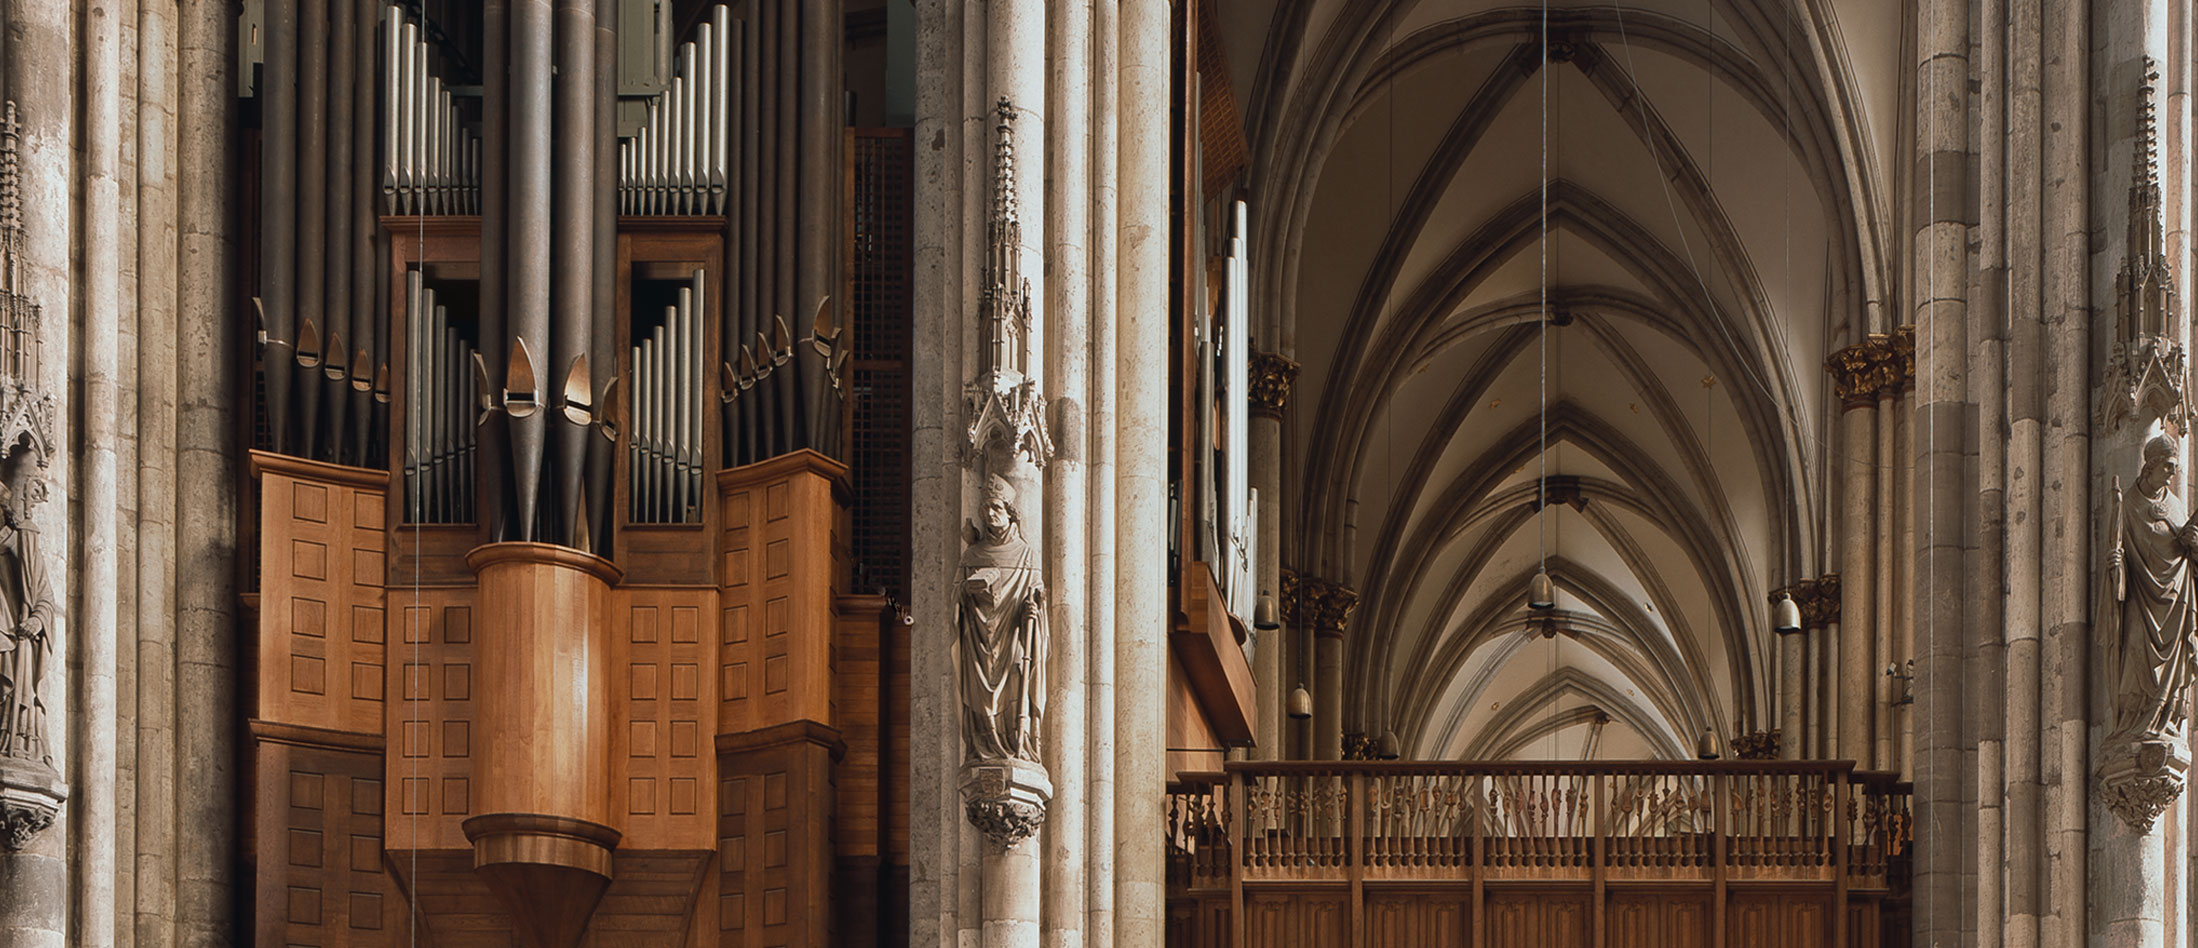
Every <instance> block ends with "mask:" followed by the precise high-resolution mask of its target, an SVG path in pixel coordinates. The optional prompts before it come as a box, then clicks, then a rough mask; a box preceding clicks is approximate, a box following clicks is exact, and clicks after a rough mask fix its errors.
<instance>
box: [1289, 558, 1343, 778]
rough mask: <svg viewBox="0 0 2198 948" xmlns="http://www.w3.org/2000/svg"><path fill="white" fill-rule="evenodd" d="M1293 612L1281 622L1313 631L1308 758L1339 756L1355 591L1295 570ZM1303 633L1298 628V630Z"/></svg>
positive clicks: (1341, 750) (1291, 606)
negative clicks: (1345, 652) (1345, 658)
mask: <svg viewBox="0 0 2198 948" xmlns="http://www.w3.org/2000/svg"><path fill="white" fill-rule="evenodd" d="M1292 585H1294V586H1295V589H1294V591H1292V593H1291V594H1290V599H1291V600H1293V601H1292V603H1291V605H1290V607H1289V608H1291V609H1294V610H1295V611H1294V613H1290V614H1288V615H1286V616H1285V619H1286V621H1285V622H1284V626H1285V627H1286V628H1290V627H1296V628H1303V629H1306V630H1309V631H1310V632H1311V633H1312V636H1313V680H1312V684H1311V688H1312V692H1313V724H1312V726H1313V737H1312V749H1311V753H1310V755H1309V756H1310V757H1311V759H1313V760H1342V759H1343V636H1344V633H1345V632H1346V631H1347V630H1349V628H1350V626H1351V613H1352V612H1354V611H1356V610H1357V609H1358V593H1357V592H1356V591H1354V590H1352V589H1351V587H1349V586H1345V585H1343V584H1342V583H1339V582H1336V581H1334V580H1330V579H1322V578H1321V577H1318V576H1312V575H1308V574H1305V573H1297V574H1295V582H1294V584H1292ZM1300 634H1302V633H1300Z"/></svg>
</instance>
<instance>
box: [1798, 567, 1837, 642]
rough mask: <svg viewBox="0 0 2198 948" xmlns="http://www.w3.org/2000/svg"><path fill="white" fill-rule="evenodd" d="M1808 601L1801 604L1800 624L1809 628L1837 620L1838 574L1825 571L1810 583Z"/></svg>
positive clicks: (1813, 628) (1829, 623)
mask: <svg viewBox="0 0 2198 948" xmlns="http://www.w3.org/2000/svg"><path fill="white" fill-rule="evenodd" d="M1811 587H1812V589H1811V592H1812V595H1810V597H1809V599H1808V601H1806V602H1803V603H1802V604H1801V624H1802V626H1803V627H1805V628H1808V629H1810V630H1812V631H1813V630H1816V629H1822V628H1826V627H1829V626H1830V625H1831V624H1832V623H1834V622H1838V621H1839V574H1838V573H1825V574H1824V575H1822V576H1819V577H1817V578H1816V581H1815V582H1814V583H1813V584H1811Z"/></svg>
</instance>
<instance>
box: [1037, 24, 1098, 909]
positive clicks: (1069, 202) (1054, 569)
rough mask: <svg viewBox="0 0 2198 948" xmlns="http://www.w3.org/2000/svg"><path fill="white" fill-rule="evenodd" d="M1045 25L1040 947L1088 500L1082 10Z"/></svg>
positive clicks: (1070, 748) (1082, 628)
mask: <svg viewBox="0 0 2198 948" xmlns="http://www.w3.org/2000/svg"><path fill="white" fill-rule="evenodd" d="M1048 6H1049V10H1048V12H1047V17H1046V22H1047V23H1048V24H1049V25H1050V28H1049V29H1047V30H1046V43H1047V47H1046V61H1045V62H1046V65H1045V78H1046V99H1045V107H1046V108H1045V115H1046V117H1047V118H1048V119H1049V121H1048V122H1047V123H1046V126H1045V130H1046V147H1045V150H1044V152H1043V154H1044V155H1045V156H1047V157H1048V159H1049V167H1048V170H1047V173H1046V174H1045V176H1044V181H1045V187H1046V200H1045V212H1046V213H1045V232H1044V239H1045V252H1046V281H1045V287H1046V306H1045V318H1046V331H1045V339H1046V341H1047V343H1048V344H1047V346H1046V349H1045V378H1046V386H1047V388H1046V395H1047V397H1048V398H1049V399H1050V412H1051V417H1050V418H1049V419H1048V421H1049V422H1050V423H1051V424H1052V426H1053V444H1054V456H1053V462H1052V463H1051V464H1050V465H1048V466H1047V468H1046V488H1045V508H1046V512H1045V521H1046V536H1045V566H1046V576H1047V585H1048V591H1049V592H1050V593H1051V594H1052V598H1051V599H1049V600H1047V606H1048V608H1049V610H1050V613H1051V614H1050V616H1049V619H1050V623H1051V632H1052V634H1053V642H1052V646H1051V650H1050V651H1048V652H1047V658H1048V661H1049V663H1050V667H1049V668H1048V669H1047V685H1048V687H1049V690H1050V691H1051V692H1052V694H1051V695H1050V696H1049V697H1048V699H1047V705H1048V708H1049V713H1048V714H1047V715H1046V719H1045V720H1046V734H1045V764H1046V772H1047V774H1048V775H1049V776H1050V777H1051V779H1052V781H1053V802H1052V803H1050V804H1048V805H1047V808H1046V828H1045V832H1044V835H1043V836H1042V837H1041V840H1040V842H1041V848H1042V850H1043V852H1044V854H1045V859H1044V868H1043V870H1042V880H1041V887H1042V888H1043V890H1044V909H1043V911H1042V913H1041V918H1042V922H1041V924H1040V937H1041V939H1042V944H1044V945H1046V946H1049V948H1057V946H1073V945H1079V944H1081V943H1082V939H1081V937H1080V936H1081V934H1082V932H1083V929H1084V922H1085V917H1086V916H1085V912H1086V905H1085V896H1086V893H1088V892H1089V891H1090V885H1089V883H1088V882H1087V880H1086V872H1085V859H1086V852H1085V844H1086V839H1085V823H1086V814H1087V813H1088V809H1087V806H1088V801H1087V797H1086V793H1085V790H1086V787H1085V783H1086V779H1087V774H1088V772H1089V769H1088V766H1087V764H1088V762H1089V759H1090V753H1091V748H1090V740H1089V731H1090V729H1089V722H1090V721H1091V720H1094V719H1093V718H1091V716H1090V715H1089V713H1088V712H1087V710H1086V709H1087V694H1086V691H1085V681H1086V669H1085V662H1086V659H1087V658H1088V657H1089V652H1090V645H1089V640H1090V638H1091V636H1090V632H1089V629H1088V628H1087V627H1086V625H1085V623H1084V617H1085V607H1086V604H1087V602H1088V601H1089V598H1090V588H1089V585H1088V583H1089V578H1090V565H1089V564H1090V558H1089V554H1090V523H1091V521H1090V509H1091V508H1090V502H1091V491H1090V487H1089V485H1088V484H1087V482H1086V480H1085V467H1084V460H1085V453H1086V440H1087V438H1088V426H1087V425H1086V422H1085V415H1086V413H1087V411H1088V410H1089V406H1090V404H1091V305H1090V303H1091V282H1092V281H1091V268H1090V261H1091V200H1090V189H1091V86H1092V81H1091V80H1092V76H1091V6H1090V4H1089V3H1084V2H1063V0H1052V2H1050V3H1049V4H1048Z"/></svg>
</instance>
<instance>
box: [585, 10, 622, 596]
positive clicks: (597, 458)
mask: <svg viewBox="0 0 2198 948" xmlns="http://www.w3.org/2000/svg"><path fill="white" fill-rule="evenodd" d="M617 16H618V14H617V4H615V3H606V4H602V5H600V6H598V7H597V8H596V11H595V66H596V69H595V148H596V151H595V181H594V187H593V188H592V189H591V190H590V192H589V193H590V194H591V195H592V196H593V197H594V199H595V241H594V251H595V256H594V265H593V266H592V267H591V268H590V270H591V273H590V274H589V278H590V280H589V285H590V287H591V288H592V290H593V294H592V296H593V299H592V302H591V304H590V306H589V312H590V313H591V314H593V317H594V327H593V329H592V330H591V332H590V334H589V336H588V353H589V354H588V363H589V365H591V366H593V367H594V369H595V379H594V385H595V390H596V397H595V411H596V417H597V419H598V420H599V421H602V422H604V423H605V424H606V425H608V424H610V423H612V422H613V421H614V420H615V419H610V418H607V417H606V415H607V413H609V412H610V411H611V401H610V399H609V398H608V397H606V396H608V395H609V392H610V386H612V385H614V384H616V380H617V378H618V349H617V345H618V335H617V325H616V315H617V308H618V285H617V267H618V205H617V196H618V166H617V164H616V162H617V156H616V155H615V154H614V153H613V152H612V150H611V149H612V146H614V145H616V144H617V143H618V125H617V103H618V68H617V56H618V34H617V30H616V24H617ZM608 430H610V429H609V428H608V427H605V428H600V429H598V431H608ZM612 448H613V446H612V444H611V443H610V441H609V440H608V439H605V438H601V437H590V438H588V515H589V517H590V518H591V520H590V522H589V524H588V534H589V538H590V539H591V540H592V541H593V549H594V551H595V552H596V553H598V554H602V555H604V556H608V555H610V552H611V542H610V541H611V529H612V527H611V521H612V520H613V519H615V518H613V517H612V516H611V509H610V506H611V479H612V478H611V468H612V456H611V452H612Z"/></svg>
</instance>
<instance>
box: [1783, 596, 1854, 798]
mask: <svg viewBox="0 0 2198 948" xmlns="http://www.w3.org/2000/svg"><path fill="white" fill-rule="evenodd" d="M1788 595H1791V596H1792V597H1793V599H1794V605H1795V606H1797V607H1798V608H1799V609H1800V611H1801V627H1800V628H1798V629H1793V630H1790V631H1782V632H1781V633H1780V635H1779V637H1778V730H1777V731H1775V732H1774V734H1775V737H1776V740H1777V745H1778V753H1777V755H1776V756H1777V757H1778V758H1779V759H1781V760H1803V759H1808V758H1812V757H1815V756H1817V751H1816V744H1815V742H1814V741H1813V739H1812V735H1814V734H1815V728H1816V727H1817V719H1818V717H1820V714H1821V712H1819V711H1818V710H1816V707H1817V706H1816V704H1815V703H1814V698H1815V695H1816V693H1817V692H1818V691H1819V690H1821V689H1820V688H1819V687H1817V686H1816V684H1815V683H1814V682H1812V681H1810V679H1809V670H1810V668H1811V662H1810V657H1809V650H1810V648H1811V643H1812V640H1820V639H1822V638H1823V637H1824V636H1823V631H1824V628H1825V626H1826V625H1827V624H1829V623H1830V622H1831V621H1832V619H1833V618H1834V617H1836V616H1838V615H1839V574H1837V573H1833V574H1830V575H1827V576H1824V577H1821V578H1818V579H1804V580H1800V581H1797V582H1795V583H1792V584H1790V585H1787V586H1783V587H1781V588H1778V589H1774V590H1772V591H1771V595H1770V602H1771V605H1772V607H1773V608H1776V607H1777V605H1778V601H1779V600H1780V599H1782V598H1784V597H1786V596H1788ZM1812 633H1813V634H1812Z"/></svg>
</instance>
